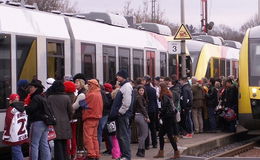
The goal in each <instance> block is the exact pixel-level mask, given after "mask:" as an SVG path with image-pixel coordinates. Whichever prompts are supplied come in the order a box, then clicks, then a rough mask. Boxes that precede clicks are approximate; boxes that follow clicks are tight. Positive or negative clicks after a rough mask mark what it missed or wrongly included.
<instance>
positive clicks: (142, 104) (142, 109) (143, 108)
mask: <svg viewBox="0 0 260 160" xmlns="http://www.w3.org/2000/svg"><path fill="white" fill-rule="evenodd" d="M134 113H141V114H142V115H143V116H144V117H145V118H149V117H148V113H147V101H146V99H145V98H144V96H141V95H137V97H136V102H135V105H134Z"/></svg>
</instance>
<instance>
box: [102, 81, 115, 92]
mask: <svg viewBox="0 0 260 160" xmlns="http://www.w3.org/2000/svg"><path fill="white" fill-rule="evenodd" d="M103 86H104V88H105V90H106V91H107V92H112V91H113V87H112V85H111V84H110V83H105V84H104V85H103Z"/></svg>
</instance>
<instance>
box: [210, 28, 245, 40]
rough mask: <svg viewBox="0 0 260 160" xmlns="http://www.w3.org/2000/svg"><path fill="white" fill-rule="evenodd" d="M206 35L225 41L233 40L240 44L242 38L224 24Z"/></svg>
mask: <svg viewBox="0 0 260 160" xmlns="http://www.w3.org/2000/svg"><path fill="white" fill-rule="evenodd" d="M208 34H209V35H213V36H220V37H222V38H223V39H225V40H234V41H239V42H242V40H243V37H244V34H243V33H241V32H238V31H236V30H235V29H232V28H230V27H229V26H227V25H224V24H221V25H218V26H215V27H214V28H213V30H211V31H209V33H208Z"/></svg>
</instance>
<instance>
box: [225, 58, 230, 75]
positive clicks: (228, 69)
mask: <svg viewBox="0 0 260 160" xmlns="http://www.w3.org/2000/svg"><path fill="white" fill-rule="evenodd" d="M226 73H227V76H229V75H230V60H227V61H226Z"/></svg>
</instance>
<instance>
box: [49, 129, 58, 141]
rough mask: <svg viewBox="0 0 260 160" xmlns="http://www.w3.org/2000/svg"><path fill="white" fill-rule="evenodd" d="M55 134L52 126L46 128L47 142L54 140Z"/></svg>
mask: <svg viewBox="0 0 260 160" xmlns="http://www.w3.org/2000/svg"><path fill="white" fill-rule="evenodd" d="M56 136H57V135H56V132H55V130H54V127H53V126H52V125H49V126H48V141H51V140H54V139H55V138H56Z"/></svg>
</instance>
